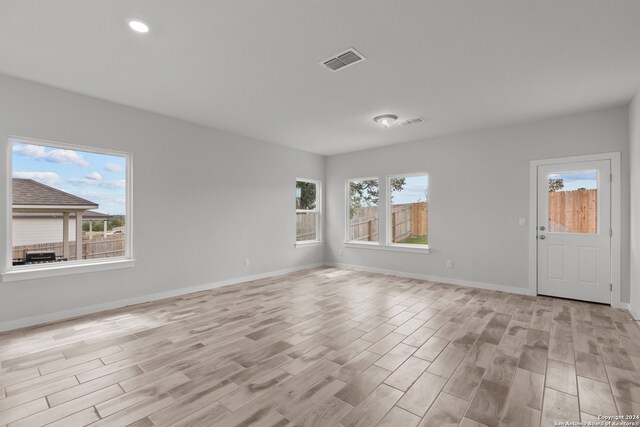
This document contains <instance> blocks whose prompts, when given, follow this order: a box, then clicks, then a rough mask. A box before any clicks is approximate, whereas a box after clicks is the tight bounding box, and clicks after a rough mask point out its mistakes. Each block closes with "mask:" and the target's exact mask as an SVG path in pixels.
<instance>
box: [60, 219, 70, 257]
mask: <svg viewBox="0 0 640 427" xmlns="http://www.w3.org/2000/svg"><path fill="white" fill-rule="evenodd" d="M62 257H63V258H66V259H69V212H63V213H62Z"/></svg>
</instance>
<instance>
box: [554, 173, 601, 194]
mask: <svg viewBox="0 0 640 427" xmlns="http://www.w3.org/2000/svg"><path fill="white" fill-rule="evenodd" d="M552 178H554V179H555V178H562V180H563V183H564V188H563V189H562V190H559V191H573V190H577V189H578V188H586V189H587V190H590V189H594V188H598V172H597V171H580V172H565V173H558V174H552V175H549V179H552Z"/></svg>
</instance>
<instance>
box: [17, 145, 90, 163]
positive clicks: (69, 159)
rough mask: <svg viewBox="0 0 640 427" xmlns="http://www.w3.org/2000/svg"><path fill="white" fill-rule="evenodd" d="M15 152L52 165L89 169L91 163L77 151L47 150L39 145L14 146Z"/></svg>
mask: <svg viewBox="0 0 640 427" xmlns="http://www.w3.org/2000/svg"><path fill="white" fill-rule="evenodd" d="M13 152H14V153H17V154H20V155H21V156H24V157H29V158H30V159H36V160H45V161H47V162H50V163H59V164H61V163H64V164H74V165H78V166H81V167H83V168H88V167H89V165H90V163H89V162H88V161H86V160H85V159H84V157H82V154H79V153H78V152H77V151H73V150H63V149H60V148H56V149H50V150H47V149H46V148H45V147H42V146H39V145H30V144H27V145H14V146H13Z"/></svg>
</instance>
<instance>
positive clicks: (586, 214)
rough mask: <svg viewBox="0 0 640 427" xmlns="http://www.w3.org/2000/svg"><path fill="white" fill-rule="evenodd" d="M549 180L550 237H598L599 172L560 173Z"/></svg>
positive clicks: (550, 176) (549, 177) (551, 176)
mask: <svg viewBox="0 0 640 427" xmlns="http://www.w3.org/2000/svg"><path fill="white" fill-rule="evenodd" d="M548 180H549V196H548V197H549V233H579V234H597V233H598V171H595V170H592V171H590V170H585V171H577V172H565V173H556V174H551V175H549V176H548Z"/></svg>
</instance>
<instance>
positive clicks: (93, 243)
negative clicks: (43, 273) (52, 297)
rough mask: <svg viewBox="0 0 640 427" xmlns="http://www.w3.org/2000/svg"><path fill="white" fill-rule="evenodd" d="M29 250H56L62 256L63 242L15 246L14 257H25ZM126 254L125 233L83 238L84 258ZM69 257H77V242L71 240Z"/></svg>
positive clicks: (72, 258) (111, 256)
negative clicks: (105, 236)
mask: <svg viewBox="0 0 640 427" xmlns="http://www.w3.org/2000/svg"><path fill="white" fill-rule="evenodd" d="M27 252H55V253H56V255H57V256H62V255H63V252H62V242H55V243H39V244H34V245H24V246H14V247H13V259H23V258H25V257H26V254H27ZM124 255H125V238H124V235H123V234H116V235H112V236H107V238H106V239H105V238H96V237H94V238H93V240H83V242H82V258H83V259H95V258H113V257H119V256H124ZM69 259H71V260H74V259H76V242H75V241H70V242H69Z"/></svg>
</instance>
